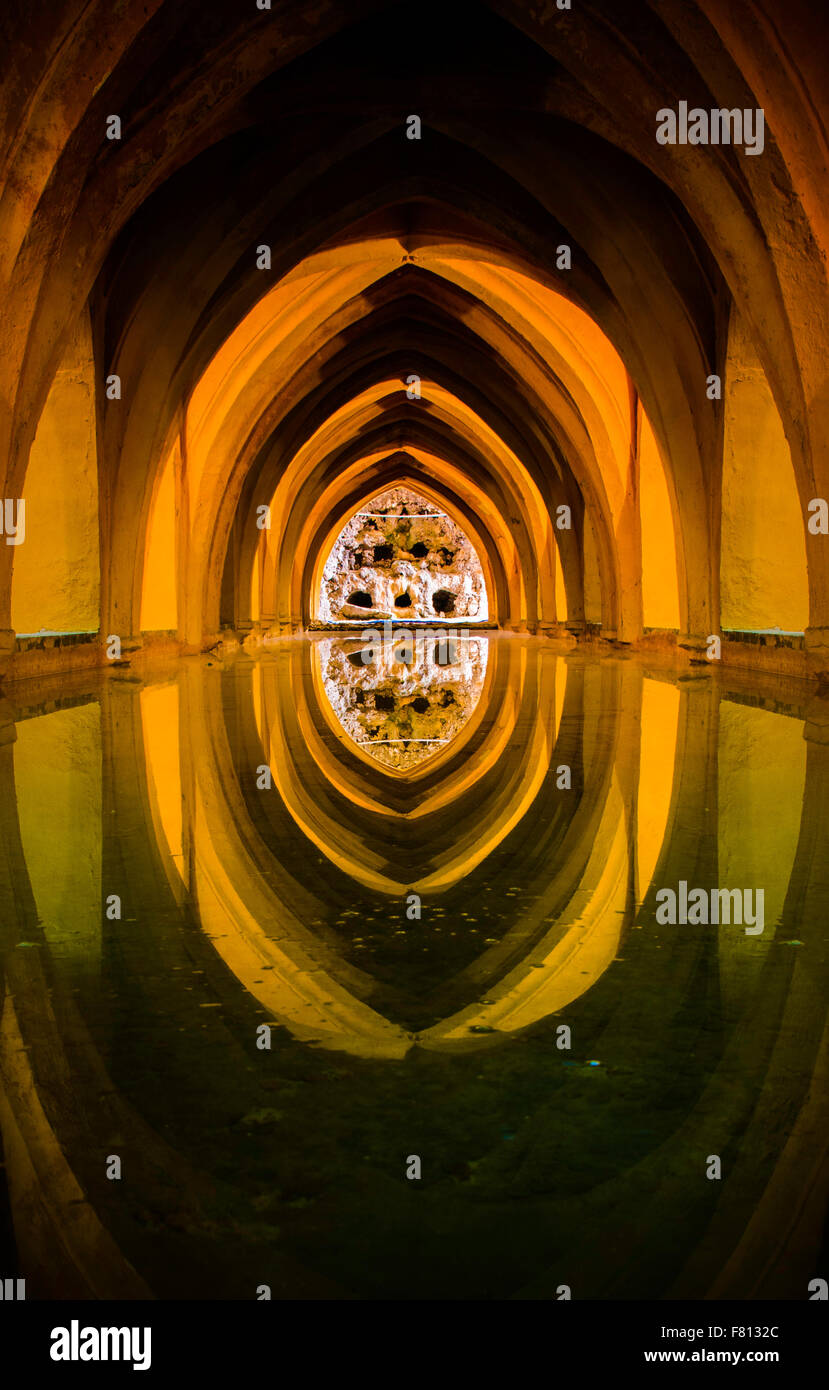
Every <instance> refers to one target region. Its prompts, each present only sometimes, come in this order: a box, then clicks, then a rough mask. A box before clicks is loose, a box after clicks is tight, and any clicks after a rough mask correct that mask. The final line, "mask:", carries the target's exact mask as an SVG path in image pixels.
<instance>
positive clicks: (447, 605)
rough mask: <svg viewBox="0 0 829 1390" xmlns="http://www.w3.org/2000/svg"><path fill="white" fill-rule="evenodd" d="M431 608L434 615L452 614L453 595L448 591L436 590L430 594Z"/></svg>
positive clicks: (453, 605)
mask: <svg viewBox="0 0 829 1390" xmlns="http://www.w3.org/2000/svg"><path fill="white" fill-rule="evenodd" d="M432 607H433V608H434V610H435V612H436V613H454V611H455V595H454V594H450V592H449V590H448V589H436V590H435V592H434V593H433V594H432Z"/></svg>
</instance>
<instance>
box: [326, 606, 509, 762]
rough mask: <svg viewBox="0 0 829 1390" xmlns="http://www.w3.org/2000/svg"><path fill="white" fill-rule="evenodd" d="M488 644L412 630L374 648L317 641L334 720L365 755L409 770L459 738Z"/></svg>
mask: <svg viewBox="0 0 829 1390" xmlns="http://www.w3.org/2000/svg"><path fill="white" fill-rule="evenodd" d="M487 651H488V647H487V643H486V642H485V641H484V640H482V639H481V638H480V637H470V636H469V634H468V633H465V634H463V635H460V634H455V633H453V634H452V635H451V636H447V634H446V633H445V632H444V633H437V632H434V631H432V630H431V629H428V628H427V629H425V630H424V629H419V630H418V629H412V630H411V631H409V632H407V634H406V635H405V636H403V637H398V638H390V639H389V640H388V641H385V642H384V641H382V640H379V641H377V642H376V644H375V645H374V646H371V645H366V644H364V643H362V642H355V641H353V640H343V639H341V638H327V639H325V640H324V641H322V642H318V643H316V645H315V655H316V657H317V659H318V661H319V669H320V672H321V677H322V687H323V690H324V692H325V697H326V698H327V700H328V702H329V704H330V706H331V709H332V710H333V712H334V715H335V717H336V719H337V720H338V721H339V723H340V724H341V725H342V727H343V729H344V730H345V732H346V734H347V735H348V737H349V738H350V739H352V740H353V741H354V742H355V743H356V744H357V745H358V746H359V747H360V748H361V749H362V750H363V752H364V753H368V754H369V755H370V757H372V758H376V759H377V761H378V762H381V763H383V764H384V765H385V766H386V767H389V768H396V769H397V770H398V771H399V772H408V771H409V770H410V769H411V768H413V767H415V766H416V765H417V764H418V763H422V762H423V761H424V760H425V759H426V758H429V757H431V756H432V755H433V754H434V753H437V752H439V751H440V750H441V749H443V748H445V746H446V744H448V743H451V741H452V739H454V738H457V736H458V734H459V733H460V731H461V729H462V728H463V726H464V724H465V723H466V721H467V720H468V718H469V716H470V715H471V713H472V711H473V710H474V708H475V706H476V705H477V703H478V700H479V699H480V697H481V690H482V689H483V684H484V676H485V674H486V658H487Z"/></svg>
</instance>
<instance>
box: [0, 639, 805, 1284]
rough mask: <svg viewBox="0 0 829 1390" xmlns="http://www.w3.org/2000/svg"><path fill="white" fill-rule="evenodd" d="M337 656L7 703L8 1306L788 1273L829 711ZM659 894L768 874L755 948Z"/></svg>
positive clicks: (740, 697) (541, 669)
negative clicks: (20, 1292) (116, 1162)
mask: <svg viewBox="0 0 829 1390" xmlns="http://www.w3.org/2000/svg"><path fill="white" fill-rule="evenodd" d="M360 650H361V647H360V643H359V641H356V640H352V639H340V638H337V639H322V640H318V641H315V642H305V641H297V640H288V641H285V642H283V643H278V644H275V645H274V647H273V648H272V649H270V650H269V651H268V652H267V653H266V654H263V655H261V656H259V657H256V658H253V657H250V656H248V655H246V654H244V653H241V654H238V655H237V656H236V657H234V658H228V659H227V660H226V661H224V662H217V661H216V660H215V658H210V659H209V660H208V659H205V660H204V661H202V660H191V661H189V662H182V663H180V664H178V665H177V666H175V667H173V668H171V669H170V670H169V672H167V673H165V674H164V676H163V677H161V676H159V675H157V674H154V675H153V676H152V678H151V679H148V680H147V681H146V682H143V683H142V682H141V681H138V680H136V679H135V678H134V677H130V676H127V677H126V678H124V674H123V673H121V672H118V671H113V672H111V673H109V675H108V676H106V677H103V676H94V675H84V674H83V673H79V674H78V675H77V676H75V677H73V678H71V679H68V680H66V681H64V682H63V683H62V685H61V692H62V695H61V699H60V700H59V701H55V700H54V698H47V697H46V696H44V695H43V694H42V693H41V692H40V691H38V689H37V688H36V687H34V686H32V687H24V686H22V685H21V686H19V687H18V690H17V692H16V698H17V707H16V709H15V711H14V713H15V716H16V720H15V724H14V725H9V726H8V727H7V730H6V736H5V737H4V739H3V741H2V744H0V769H2V777H3V779H4V787H3V796H2V803H1V804H2V816H3V844H4V858H3V861H2V880H1V881H0V892H2V895H3V905H4V911H3V927H2V933H3V935H2V947H3V971H4V979H5V986H4V988H5V998H4V1006H3V1012H2V1019H0V1072H1V1073H2V1076H1V1077H0V1079H1V1080H2V1086H0V1126H2V1138H3V1146H4V1153H5V1163H6V1177H7V1183H8V1197H9V1203H10V1209H11V1219H12V1222H13V1236H12V1237H10V1236H7V1238H6V1240H7V1244H8V1243H9V1240H11V1239H13V1241H14V1243H15V1246H16V1253H15V1252H11V1253H6V1254H5V1258H4V1267H6V1268H9V1267H14V1268H17V1269H19V1272H20V1273H21V1275H25V1277H26V1278H27V1281H28V1283H27V1291H28V1293H29V1296H30V1297H70V1296H78V1297H148V1296H156V1297H211V1298H224V1297H234V1298H255V1297H256V1289H257V1286H259V1285H261V1284H263V1283H266V1284H268V1285H270V1287H271V1290H272V1295H273V1297H274V1298H353V1297H358V1298H430V1297H431V1298H508V1297H519V1298H555V1297H556V1289H557V1288H558V1286H559V1285H560V1284H562V1283H566V1284H568V1285H570V1286H571V1288H572V1289H573V1296H574V1297H582V1298H650V1297H704V1296H706V1295H708V1296H711V1297H714V1298H748V1297H787V1298H788V1297H790V1298H802V1297H805V1296H806V1295H805V1287H806V1283H807V1281H808V1279H809V1278H811V1277H813V1275H814V1273H815V1270H816V1269H817V1268H818V1265H819V1258H818V1253H819V1245H820V1238H821V1231H820V1225H819V1216H818V1214H819V1213H820V1211H821V1210H822V1209H823V1207H822V1205H821V1204H822V1203H823V1202H824V1201H825V1195H826V1171H825V1167H824V1165H823V1143H824V1138H823V1136H824V1135H825V1132H826V1114H825V1110H826V1088H825V1084H822V1079H823V1078H824V1077H825V1074H826V1065H827V1057H826V1042H825V1032H824V1025H825V999H826V992H825V983H826V980H825V977H826V969H827V953H826V940H827V926H826V917H825V894H826V887H827V884H826V879H827V873H829V855H827V847H826V843H825V837H826V834H827V831H826V826H827V816H826V799H827V790H829V779H827V758H829V748H827V746H826V744H825V742H822V741H821V740H820V737H819V733H820V729H821V727H822V723H821V720H820V719H819V718H816V717H814V713H813V710H806V709H805V708H804V707H803V704H802V700H803V698H804V697H802V696H800V695H798V694H797V693H796V692H795V693H792V690H791V688H789V687H782V686H772V684H771V683H770V682H767V683H766V685H765V686H764V687H763V688H764V689H765V690H767V695H765V696H758V694H757V693H756V690H753V691H752V693H751V694H750V695H748V694H744V693H743V688H741V687H740V684H739V679H740V678H739V677H738V676H734V677H733V678H731V677H729V676H728V673H727V672H723V671H716V672H715V671H707V670H706V671H704V672H702V671H701V672H700V673H699V675H697V674H695V675H694V677H693V678H679V679H677V678H676V677H675V675H673V674H672V673H671V672H670V671H667V670H660V669H658V668H652V667H646V666H644V665H643V664H642V663H641V662H639V661H635V660H631V659H623V660H616V659H608V658H604V659H601V660H600V659H599V658H598V657H590V656H588V655H585V654H584V653H578V654H568V655H567V656H566V657H564V656H562V655H561V654H558V653H557V651H556V648H555V646H554V645H553V644H551V643H547V642H543V641H540V640H536V639H526V640H523V639H516V638H495V637H491V638H486V637H483V636H482V635H477V636H476V637H475V639H474V643H473V642H472V641H470V643H469V644H468V646H467V647H466V648H465V649H464V647H463V644H460V645H459V648H458V652H457V653H456V656H457V658H458V659H457V661H456V662H455V663H452V664H447V665H445V666H441V665H440V664H439V663H435V662H434V661H433V660H432V659H431V657H430V655H429V653H428V652H426V653H424V652H421V655H420V659H419V660H417V659H416V660H415V661H413V662H412V663H410V664H403V666H402V667H401V669H400V670H399V671H397V670H394V669H393V668H392V667H390V666H389V665H388V664H384V663H383V659H382V656H381V658H380V660H379V661H378V662H377V663H376V664H374V665H369V666H366V665H365V663H364V662H362V661H360V662H359V663H356V662H354V661H352V660H351V658H352V657H353V656H354V655H355V653H359V652H360ZM476 652H477V654H476ZM729 680H733V682H734V683H733V684H732V685H729V684H728V682H729ZM745 688H746V689H747V687H745ZM27 691H28V694H27ZM450 692H451V693H452V694H453V695H454V700H455V705H456V706H457V708H456V709H454V710H453V708H452V702H451V701H448V700H446V698H445V696H446V695H447V693H450ZM360 694H362V696H363V698H362V699H358V698H357V697H358V696H359V695H360ZM378 694H380V695H383V694H386V695H388V698H389V699H390V700H392V701H393V708H384V707H383V705H382V703H381V704H380V705H378V703H377V696H378ZM421 698H422V699H425V700H426V701H427V702H428V707H427V709H425V710H423V709H420V707H419V706H418V705H416V704H415V703H414V702H415V701H417V700H419V699H421ZM815 703H817V702H814V701H813V704H815ZM421 720H422V721H424V722H422V723H419V722H417V721H421ZM392 729H394V730H396V731H397V732H396V734H392V733H391V732H390V730H392ZM423 729H427V730H428V731H429V732H428V733H421V731H422V730H423ZM371 730H379V731H381V732H379V733H376V734H372V733H371V732H370V731H371ZM815 731H817V735H818V736H813V735H814V733H815ZM344 735H345V736H344ZM394 736H396V737H402V738H404V740H405V738H406V736H408V737H409V742H410V744H411V742H413V740H414V738H416V737H419V736H422V737H430V738H432V737H434V738H440V739H441V740H442V741H441V743H440V744H439V745H437V746H435V747H434V749H433V747H432V746H431V745H429V749H430V751H429V753H428V755H427V756H425V757H423V756H422V755H421V754H420V753H418V754H417V755H416V756H412V757H411V759H409V757H408V754H407V752H406V748H405V742H404V745H403V754H402V755H398V756H397V757H396V758H395V759H393V760H392V761H391V763H387V762H386V761H385V759H384V758H379V759H378V758H377V756H376V755H377V752H378V751H379V747H380V746H384V747H389V746H390V745H388V744H383V745H380V743H379V740H380V738H381V737H382V738H384V739H385V738H391V737H394ZM370 741H371V742H370ZM367 743H369V744H370V746H369V753H370V754H371V756H367V754H366V744H367ZM371 743H376V744H377V747H373V746H371ZM681 882H685V883H687V884H688V885H689V886H690V888H700V889H703V890H705V891H706V892H709V891H710V890H711V889H716V888H719V889H726V888H727V889H730V890H731V889H739V890H741V891H743V892H751V893H755V894H756V892H757V891H758V890H761V891H762V892H763V893H764V900H765V925H764V930H763V932H762V933H761V934H758V935H754V936H753V935H749V934H747V933H746V932H745V930H744V929H743V927H742V926H741V925H738V924H737V923H735V922H734V921H728V920H726V919H725V917H723V918H722V920H721V921H720V922H719V923H718V924H716V925H713V926H694V925H692V924H691V923H690V922H689V923H687V924H685V925H676V926H672V925H662V924H660V921H659V920H658V918H657V908H658V902H657V894H658V893H659V892H660V890H661V889H664V888H672V889H676V887H677V885H678V884H679V883H681ZM415 1154H416V1155H418V1156H419V1157H420V1159H421V1162H422V1177H421V1178H420V1180H419V1181H410V1180H408V1179H407V1177H406V1168H407V1160H408V1157H409V1156H410V1155H415ZM712 1154H717V1155H719V1156H720V1158H721V1161H722V1177H721V1179H720V1180H719V1181H710V1180H709V1179H708V1178H707V1177H706V1164H707V1162H708V1156H709V1155H712ZM112 1155H117V1156H118V1157H119V1158H120V1160H121V1164H122V1172H123V1180H122V1181H121V1182H113V1181H110V1180H108V1178H107V1175H106V1174H107V1164H108V1163H109V1160H110V1157H111V1156H112ZM2 1238H3V1237H2V1224H0V1239H2Z"/></svg>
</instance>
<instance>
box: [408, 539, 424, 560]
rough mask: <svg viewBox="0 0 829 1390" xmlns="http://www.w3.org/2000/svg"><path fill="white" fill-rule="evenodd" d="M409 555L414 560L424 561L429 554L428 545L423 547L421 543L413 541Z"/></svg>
mask: <svg viewBox="0 0 829 1390" xmlns="http://www.w3.org/2000/svg"><path fill="white" fill-rule="evenodd" d="M409 554H410V555H414V557H415V559H416V560H425V559H426V556H427V555H428V554H429V547H428V545H424V544H423V541H415V543H414V545H413V546H412V548H411V550H410V551H409Z"/></svg>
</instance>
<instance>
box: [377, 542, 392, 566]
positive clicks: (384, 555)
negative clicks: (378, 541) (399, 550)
mask: <svg viewBox="0 0 829 1390" xmlns="http://www.w3.org/2000/svg"><path fill="white" fill-rule="evenodd" d="M393 559H394V546H393V545H376V546H375V547H374V563H375V565H376V564H377V561H378V560H393Z"/></svg>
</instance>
